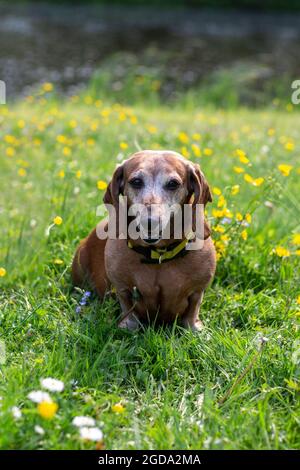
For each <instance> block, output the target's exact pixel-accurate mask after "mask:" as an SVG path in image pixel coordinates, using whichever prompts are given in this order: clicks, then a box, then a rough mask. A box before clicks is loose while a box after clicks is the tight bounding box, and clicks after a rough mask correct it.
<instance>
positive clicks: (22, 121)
mask: <svg viewBox="0 0 300 470" xmlns="http://www.w3.org/2000/svg"><path fill="white" fill-rule="evenodd" d="M17 124H18V127H19V128H20V129H23V128H24V127H25V121H24V119H19V121H18V123H17Z"/></svg>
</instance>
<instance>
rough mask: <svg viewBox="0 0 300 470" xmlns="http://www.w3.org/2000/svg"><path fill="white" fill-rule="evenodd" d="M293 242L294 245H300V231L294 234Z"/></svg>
mask: <svg viewBox="0 0 300 470" xmlns="http://www.w3.org/2000/svg"><path fill="white" fill-rule="evenodd" d="M292 243H293V244H294V245H300V233H295V234H294V235H293V239H292Z"/></svg>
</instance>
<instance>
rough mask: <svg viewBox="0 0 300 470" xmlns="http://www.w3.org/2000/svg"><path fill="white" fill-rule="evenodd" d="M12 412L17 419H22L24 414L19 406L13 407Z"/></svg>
mask: <svg viewBox="0 0 300 470" xmlns="http://www.w3.org/2000/svg"><path fill="white" fill-rule="evenodd" d="M11 412H12V415H13V417H14V418H15V419H20V418H21V417H22V412H21V410H20V408H18V407H17V406H13V407H12V409H11Z"/></svg>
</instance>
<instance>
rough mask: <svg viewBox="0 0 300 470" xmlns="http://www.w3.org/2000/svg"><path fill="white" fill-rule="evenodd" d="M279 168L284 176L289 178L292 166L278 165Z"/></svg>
mask: <svg viewBox="0 0 300 470" xmlns="http://www.w3.org/2000/svg"><path fill="white" fill-rule="evenodd" d="M277 168H278V170H279V171H280V172H281V173H282V174H283V176H289V174H290V172H291V170H292V168H293V166H292V165H285V164H281V165H278V167H277Z"/></svg>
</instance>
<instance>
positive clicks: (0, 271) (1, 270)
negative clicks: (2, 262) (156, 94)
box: [0, 268, 6, 277]
mask: <svg viewBox="0 0 300 470" xmlns="http://www.w3.org/2000/svg"><path fill="white" fill-rule="evenodd" d="M4 276H6V269H5V268H0V277H4Z"/></svg>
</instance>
